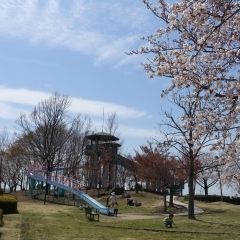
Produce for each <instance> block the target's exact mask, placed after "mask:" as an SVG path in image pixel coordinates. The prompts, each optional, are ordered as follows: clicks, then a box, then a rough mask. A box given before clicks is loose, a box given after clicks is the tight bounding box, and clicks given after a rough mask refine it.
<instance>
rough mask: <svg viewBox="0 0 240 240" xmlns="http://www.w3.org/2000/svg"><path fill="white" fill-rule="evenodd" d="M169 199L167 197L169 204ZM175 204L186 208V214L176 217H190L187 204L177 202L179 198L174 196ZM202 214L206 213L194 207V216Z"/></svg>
mask: <svg viewBox="0 0 240 240" xmlns="http://www.w3.org/2000/svg"><path fill="white" fill-rule="evenodd" d="M169 198H170V197H169V196H167V202H169ZM173 204H176V205H179V206H183V207H185V208H186V212H183V213H176V214H174V215H188V204H187V203H183V202H179V201H178V200H177V196H174V197H173ZM201 213H204V211H203V210H202V209H201V208H199V207H196V206H194V214H201Z"/></svg>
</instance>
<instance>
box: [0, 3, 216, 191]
mask: <svg viewBox="0 0 240 240" xmlns="http://www.w3.org/2000/svg"><path fill="white" fill-rule="evenodd" d="M160 24H161V22H160V21H159V20H158V19H157V18H156V17H154V16H153V14H152V13H151V12H150V11H149V10H148V9H147V8H146V6H145V5H144V4H143V3H142V1H141V0H132V1H129V0H121V1H115V0H101V1H99V0H51V1H50V0H7V1H0V47H1V51H0V66H1V71H0V109H1V111H0V130H3V129H7V130H8V131H10V132H13V131H15V130H16V124H15V120H16V119H17V117H18V116H19V115H20V112H25V113H29V112H30V111H32V110H33V107H34V106H36V105H37V103H38V102H39V101H41V100H43V99H47V98H49V97H50V95H51V94H52V93H53V92H55V91H57V92H59V93H61V94H68V95H69V96H70V97H71V98H72V100H73V101H72V105H71V108H70V112H71V113H72V114H76V113H80V114H82V115H88V116H89V117H90V118H91V119H92V122H93V127H94V128H95V129H97V130H98V131H101V130H102V119H103V108H104V114H105V119H106V118H107V116H108V115H110V114H111V113H113V112H116V114H117V121H118V124H119V132H120V133H121V140H123V141H124V144H123V152H124V153H133V149H138V147H139V145H143V144H146V139H149V138H151V137H156V136H159V135H158V131H157V128H158V127H157V123H159V122H160V121H161V118H162V116H161V115H160V114H159V113H160V112H161V108H162V107H163V108H164V109H168V110H169V108H170V106H169V103H168V101H167V100H165V99H161V98H160V93H161V91H162V89H165V88H167V87H168V85H169V81H168V80H166V79H160V78H154V79H148V76H147V73H145V72H144V71H143V68H142V67H141V65H140V62H146V61H147V56H146V55H141V56H128V55H126V54H125V52H129V51H131V50H135V49H138V48H140V46H143V45H145V44H146V42H143V41H141V40H140V38H141V37H142V36H147V35H150V34H153V33H155V31H156V30H157V29H158V28H160V27H162V26H161V25H160ZM159 137H160V136H159ZM185 191H186V190H185ZM216 192H218V190H216Z"/></svg>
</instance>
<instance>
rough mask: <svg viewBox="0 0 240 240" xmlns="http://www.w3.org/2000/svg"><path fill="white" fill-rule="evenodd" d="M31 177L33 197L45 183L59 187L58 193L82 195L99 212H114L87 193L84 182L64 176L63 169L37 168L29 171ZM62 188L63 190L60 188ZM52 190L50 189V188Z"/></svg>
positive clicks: (106, 213) (31, 193) (31, 194)
mask: <svg viewBox="0 0 240 240" xmlns="http://www.w3.org/2000/svg"><path fill="white" fill-rule="evenodd" d="M28 178H29V179H30V188H29V190H30V196H31V197H33V195H34V189H37V190H39V189H40V188H41V187H43V183H45V184H46V185H47V184H48V185H49V186H54V187H57V189H58V191H57V194H58V196H59V194H64V191H68V192H70V193H72V194H74V195H75V196H77V197H80V198H81V199H82V200H83V201H84V202H85V203H87V204H88V205H90V206H91V207H93V208H95V209H96V210H97V211H98V212H100V213H102V214H105V215H110V214H112V213H113V209H110V208H108V207H105V206H104V205H102V204H101V203H100V202H98V201H97V200H95V199H94V198H92V197H91V196H89V195H88V194H86V193H85V192H84V191H85V187H84V185H83V183H82V182H80V181H77V180H75V179H73V178H71V177H67V176H64V174H63V171H56V169H55V171H54V172H48V171H46V170H45V169H35V168H32V170H30V171H29V173H28ZM60 189H61V190H60ZM49 191H50V189H49Z"/></svg>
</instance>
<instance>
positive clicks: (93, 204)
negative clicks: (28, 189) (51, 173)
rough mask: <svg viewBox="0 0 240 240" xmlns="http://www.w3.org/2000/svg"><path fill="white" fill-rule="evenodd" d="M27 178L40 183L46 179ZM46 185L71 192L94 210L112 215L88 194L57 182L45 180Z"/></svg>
mask: <svg viewBox="0 0 240 240" xmlns="http://www.w3.org/2000/svg"><path fill="white" fill-rule="evenodd" d="M28 177H30V178H32V179H35V180H38V181H41V182H46V178H43V177H40V176H37V175H33V174H29V175H28ZM47 183H48V184H50V185H53V186H55V187H58V188H61V189H64V190H66V191H68V192H71V193H72V194H74V195H76V196H78V197H80V198H81V199H83V200H84V201H85V202H86V203H87V204H88V205H90V206H91V207H93V208H95V209H96V210H98V211H99V212H100V213H102V214H105V215H109V213H111V214H112V213H113V209H110V208H108V207H105V206H104V205H103V204H101V203H100V202H98V201H97V200H95V199H94V198H92V197H91V196H89V195H88V194H86V193H84V192H82V191H77V190H74V189H72V188H71V187H68V186H66V185H63V184H61V183H58V182H54V181H52V180H47Z"/></svg>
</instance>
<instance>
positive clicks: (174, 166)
mask: <svg viewBox="0 0 240 240" xmlns="http://www.w3.org/2000/svg"><path fill="white" fill-rule="evenodd" d="M140 148H141V151H142V152H141V153H140V152H137V151H136V156H135V161H136V163H137V165H136V166H137V171H138V174H139V176H140V177H141V178H142V179H145V180H154V182H157V183H158V184H159V185H161V190H162V193H163V194H164V210H165V211H166V190H167V189H169V190H170V203H169V205H170V206H173V192H174V190H175V188H176V187H179V186H180V185H181V184H183V182H184V180H185V179H184V175H183V174H182V173H183V171H182V169H181V168H180V163H179V161H177V160H176V159H175V158H173V157H169V153H168V152H167V149H166V148H165V147H160V145H158V146H155V147H153V144H151V143H150V142H148V146H141V147H140Z"/></svg>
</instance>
